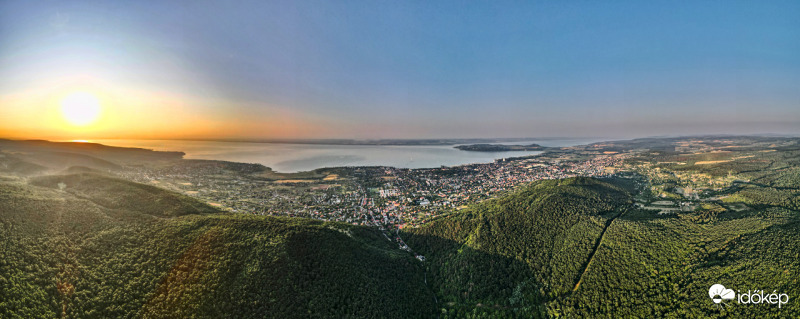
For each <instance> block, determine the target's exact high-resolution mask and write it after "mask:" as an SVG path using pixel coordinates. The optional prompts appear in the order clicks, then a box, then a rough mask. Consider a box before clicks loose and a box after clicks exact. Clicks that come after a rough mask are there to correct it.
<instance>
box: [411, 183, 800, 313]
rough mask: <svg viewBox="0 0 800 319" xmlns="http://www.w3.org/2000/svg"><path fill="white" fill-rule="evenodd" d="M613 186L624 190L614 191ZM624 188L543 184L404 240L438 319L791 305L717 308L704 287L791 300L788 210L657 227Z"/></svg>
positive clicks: (798, 239)
mask: <svg viewBox="0 0 800 319" xmlns="http://www.w3.org/2000/svg"><path fill="white" fill-rule="evenodd" d="M615 185H625V186H626V187H625V189H626V190H628V191H626V190H623V189H622V188H620V187H617V186H615ZM630 185H636V184H635V183H630V181H629V180H624V179H615V180H609V182H606V181H600V180H595V179H588V178H573V179H565V180H548V181H540V182H536V183H534V184H532V185H530V186H527V187H523V188H522V189H520V190H518V191H517V192H515V193H513V194H511V195H509V196H507V197H503V198H499V199H495V200H489V201H486V202H483V203H480V204H478V205H475V206H473V207H471V208H468V209H465V210H463V211H461V212H457V213H453V214H451V215H449V216H445V217H441V218H438V219H435V220H434V221H432V222H431V223H429V224H428V225H425V226H423V227H420V228H417V229H407V230H405V232H404V234H403V237H404V239H405V241H406V243H408V244H409V246H411V247H412V248H414V249H415V250H416V251H417V252H418V253H420V254H423V255H425V256H426V258H427V261H426V263H425V265H426V269H427V281H428V284H429V285H430V287H431V289H433V291H434V292H435V293H436V296H437V299H438V307H439V309H440V312H441V313H442V314H443V315H442V318H463V317H471V318H494V317H504V318H508V317H511V318H515V317H516V318H530V317H562V316H566V317H569V318H571V317H575V318H596V317H610V318H634V317H682V318H687V317H689V318H726V317H739V318H754V317H764V318H789V317H797V316H798V315H800V304H798V303H797V302H796V301H794V302H793V301H790V302H789V303H788V304H785V305H783V306H782V307H781V308H780V309H779V308H778V306H777V305H775V304H766V303H763V304H758V305H752V304H749V305H748V304H736V303H728V304H726V305H723V306H718V305H716V304H714V303H713V302H712V300H711V299H710V298H709V294H708V291H709V287H710V286H711V285H713V284H716V283H723V284H725V285H726V286H729V287H734V289H739V290H742V291H744V292H746V291H747V290H748V289H754V290H755V289H764V290H767V289H768V291H765V293H767V294H769V293H771V292H772V291H773V290H774V291H777V292H778V293H786V294H787V295H788V296H790V298H795V297H794V296H798V294H800V283H798V279H797V278H798V276H797V274H798V273H799V272H800V258H798V255H797V254H798V249H797V247H800V235H798V234H800V218H799V217H798V213H797V212H796V211H793V210H792V209H791V208H792V206H786V207H784V206H780V205H776V206H773V207H768V208H764V209H760V210H752V211H741V212H735V211H730V212H726V213H724V214H718V213H715V212H706V211H699V212H689V213H682V214H675V215H663V216H661V215H657V214H656V213H655V212H653V211H650V210H643V209H640V208H637V207H636V206H634V205H632V197H631V195H632V194H631V193H629V192H630V191H633V190H636V187H630Z"/></svg>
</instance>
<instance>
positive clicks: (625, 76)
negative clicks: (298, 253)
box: [0, 0, 800, 139]
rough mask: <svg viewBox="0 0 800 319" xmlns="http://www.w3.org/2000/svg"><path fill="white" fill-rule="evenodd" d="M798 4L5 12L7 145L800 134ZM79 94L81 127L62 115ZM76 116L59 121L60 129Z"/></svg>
mask: <svg viewBox="0 0 800 319" xmlns="http://www.w3.org/2000/svg"><path fill="white" fill-rule="evenodd" d="M798 17H800V2H799V1H623V0H618V1H520V2H507V1H375V0H370V1H357V0H353V1H7V0H4V1H0V137H10V138H44V139H100V138H177V139H181V138H264V139H269V138H355V139H374V138H459V137H553V136H560V137H564V136H569V137H638V136H660V135H689V134H717V133H723V134H751V133H777V134H798V133H800V18H798ZM75 92H83V93H82V94H89V95H91V96H94V97H95V98H96V101H98V103H99V105H100V110H101V111H100V113H99V115H97V118H96V120H93V121H92V123H91V124H88V125H87V124H82V125H77V124H75V123H70V122H69V121H68V120H66V119H65V115H64V114H63V112H65V111H63V110H62V108H63V104H64V101H65V99H67V97H68V96H70V95H72V94H75ZM67 117H68V116H67Z"/></svg>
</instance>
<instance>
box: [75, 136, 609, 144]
mask: <svg viewBox="0 0 800 319" xmlns="http://www.w3.org/2000/svg"><path fill="white" fill-rule="evenodd" d="M581 139H596V138H588V137H509V138H424V139H364V140H361V139H203V138H197V139H195V138H191V139H176V138H98V139H89V141H90V142H91V141H92V140H104V141H107V140H150V141H160V140H164V141H198V142H233V143H264V144H311V145H371V146H425V145H430V146H447V145H462V144H486V143H510V142H527V141H552V140H581ZM60 141H63V142H68V141H69V140H60Z"/></svg>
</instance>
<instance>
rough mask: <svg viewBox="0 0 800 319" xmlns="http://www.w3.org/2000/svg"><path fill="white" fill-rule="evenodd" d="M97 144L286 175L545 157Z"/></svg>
mask: <svg viewBox="0 0 800 319" xmlns="http://www.w3.org/2000/svg"><path fill="white" fill-rule="evenodd" d="M595 141H599V140H597V139H563V140H553V139H550V140H530V141H525V142H514V143H503V144H530V143H536V144H539V145H542V146H571V145H579V144H587V143H591V142H595ZM92 142H96V143H100V144H105V145H110V146H123V147H141V148H147V149H152V150H157V151H181V152H185V153H186V156H185V158H187V159H208V160H222V161H231V162H241V163H258V164H262V165H264V166H267V167H270V168H272V169H273V170H275V171H278V172H284V173H291V172H300V171H308V170H313V169H317V168H322V167H337V166H393V167H399V168H432V167H439V166H442V165H444V166H456V165H463V164H471V163H490V162H493V161H494V160H496V159H500V158H508V157H519V156H526V155H535V154H540V153H541V152H540V151H528V152H468V151H461V150H458V149H455V148H453V146H454V145H435V146H429V145H425V146H421V145H413V146H385V145H327V144H289V143H248V142H217V141H184V140H92Z"/></svg>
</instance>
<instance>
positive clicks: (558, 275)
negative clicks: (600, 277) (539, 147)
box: [405, 178, 631, 317]
mask: <svg viewBox="0 0 800 319" xmlns="http://www.w3.org/2000/svg"><path fill="white" fill-rule="evenodd" d="M629 206H631V199H630V196H629V194H628V193H627V192H626V191H624V190H623V189H621V188H619V187H616V186H614V185H611V184H609V183H606V182H601V181H598V180H595V179H590V178H572V179H565V180H548V181H541V182H537V183H535V184H533V185H530V186H528V187H525V188H523V189H521V190H519V191H517V192H516V193H514V194H512V195H510V196H506V197H503V198H500V199H495V200H489V201H486V202H483V203H481V204H478V205H476V206H474V207H472V208H469V209H467V210H466V211H464V212H460V213H456V214H452V215H450V216H447V217H444V218H440V219H438V220H435V221H434V222H433V223H431V224H429V225H427V226H425V227H422V228H418V229H412V230H409V231H408V232H407V233H406V235H405V236H406V237H407V238H406V242H407V243H408V244H409V245H410V246H411V247H413V248H414V249H416V250H417V251H418V252H419V253H421V254H423V255H425V256H426V258H427V259H428V263H427V264H428V265H429V266H428V267H429V268H428V270H429V274H428V282H429V283H430V284H431V285H432V287H434V290H435V291H436V293H437V295H438V296H439V298H440V299H439V302H440V304H441V305H440V306H441V307H442V308H445V309H446V310H447V313H448V314H449V315H451V316H453V317H460V316H465V315H469V314H473V312H475V313H494V314H496V315H501V316H520V317H529V316H544V315H545V314H546V309H545V308H544V306H543V305H544V303H545V302H546V301H548V300H551V299H554V298H559V297H562V296H565V295H568V294H570V293H571V291H572V289H573V287H574V286H575V284H576V283H577V281H578V280H579V278H580V276H581V274H582V272H583V270H584V268H585V266H586V264H587V263H588V261H589V258H590V257H591V255H592V253H593V251H594V249H595V247H596V245H597V243H598V240H599V238H600V236H601V234H602V233H603V231H604V229H605V227H606V226H607V224H608V223H609V221H610V220H612V219H613V218H616V217H617V216H619V215H620V214H622V213H624V212H625V211H626V210H627V209H628V208H629Z"/></svg>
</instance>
